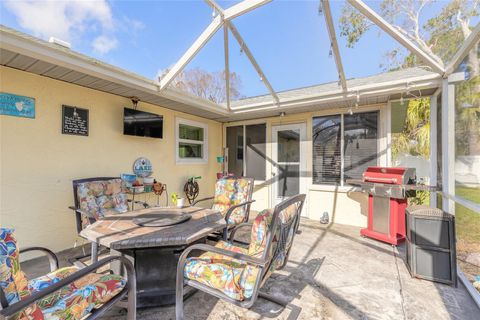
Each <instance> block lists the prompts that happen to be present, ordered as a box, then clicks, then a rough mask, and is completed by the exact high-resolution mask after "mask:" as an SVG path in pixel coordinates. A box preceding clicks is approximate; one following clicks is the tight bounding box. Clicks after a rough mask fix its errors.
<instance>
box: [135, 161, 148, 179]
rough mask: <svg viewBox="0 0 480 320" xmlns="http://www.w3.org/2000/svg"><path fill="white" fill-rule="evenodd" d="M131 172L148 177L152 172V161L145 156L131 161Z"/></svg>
mask: <svg viewBox="0 0 480 320" xmlns="http://www.w3.org/2000/svg"><path fill="white" fill-rule="evenodd" d="M133 173H135V174H136V175H137V176H138V177H142V178H145V177H149V176H150V175H151V174H152V173H153V168H152V163H151V162H150V160H148V159H147V158H144V157H141V158H138V159H137V160H135V162H134V163H133Z"/></svg>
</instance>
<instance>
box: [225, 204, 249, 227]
mask: <svg viewBox="0 0 480 320" xmlns="http://www.w3.org/2000/svg"><path fill="white" fill-rule="evenodd" d="M254 202H255V200H250V201H245V202H242V203H240V204H236V205H234V206H231V207H230V208H228V210H227V213H226V214H225V221H226V222H227V224H228V219H230V216H231V215H232V213H233V211H234V210H235V209H237V208H240V207H244V206H249V205H251V204H252V203H254ZM245 213H246V216H247V217H248V214H249V212H248V210H247V212H245ZM247 220H248V218H247Z"/></svg>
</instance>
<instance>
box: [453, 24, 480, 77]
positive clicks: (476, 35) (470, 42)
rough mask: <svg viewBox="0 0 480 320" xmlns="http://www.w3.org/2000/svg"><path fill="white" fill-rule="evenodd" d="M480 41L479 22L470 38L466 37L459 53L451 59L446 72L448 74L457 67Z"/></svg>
mask: <svg viewBox="0 0 480 320" xmlns="http://www.w3.org/2000/svg"><path fill="white" fill-rule="evenodd" d="M478 41H480V23H478V24H477V26H476V27H475V29H473V30H472V33H470V35H469V36H468V38H467V39H465V41H464V42H463V44H462V46H461V47H460V49H458V51H457V53H455V55H454V56H453V58H452V60H450V63H449V64H448V65H447V67H446V68H445V74H446V75H447V76H449V75H450V74H451V73H452V72H454V71H455V69H457V67H458V65H459V64H460V63H461V62H462V61H463V59H464V58H465V57H466V56H467V55H468V53H469V52H470V50H472V48H473V46H474V45H476V44H477V42H478Z"/></svg>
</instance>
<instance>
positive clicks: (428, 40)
mask: <svg viewBox="0 0 480 320" xmlns="http://www.w3.org/2000/svg"><path fill="white" fill-rule="evenodd" d="M433 3H434V1H433V0H418V1H416V0H383V1H382V2H381V3H380V14H381V15H382V16H383V17H384V18H385V19H386V20H387V21H388V22H389V23H391V24H392V26H394V27H395V28H396V29H397V30H398V31H399V32H401V33H402V34H403V35H405V36H406V37H407V38H409V39H410V40H412V41H413V42H415V43H416V44H417V45H418V46H419V47H420V49H422V50H423V51H425V52H426V53H428V54H429V55H430V56H431V57H432V58H434V59H435V60H437V61H439V62H442V63H444V64H445V63H446V62H448V61H449V60H450V59H451V58H452V57H453V55H454V54H455V53H456V51H457V50H458V48H460V46H461V45H462V43H463V41H464V40H465V39H466V38H467V37H468V36H469V35H470V34H471V32H472V31H471V27H470V22H471V20H472V19H474V18H476V17H478V16H480V0H453V1H450V2H445V4H444V6H443V7H442V8H441V10H440V13H439V14H438V15H437V16H435V17H433V18H430V19H428V20H427V21H426V22H425V23H423V24H422V22H421V16H422V14H423V13H424V12H425V11H427V10H429V9H430V8H431V5H432V4H433ZM339 24H340V35H341V36H343V37H346V39H347V46H348V47H354V46H355V44H356V43H357V42H358V41H359V40H360V39H361V38H362V36H363V35H364V34H365V33H366V32H368V31H369V30H370V29H371V28H372V26H373V23H371V22H370V21H369V20H368V19H367V18H365V16H363V15H362V14H361V13H360V12H358V11H357V10H356V9H355V8H353V7H352V6H350V5H346V6H345V7H344V8H343V9H342V15H341V17H340V20H339ZM479 57H480V47H479V44H478V43H477V45H476V46H475V48H474V49H473V50H471V51H470V53H469V54H468V56H467V57H466V59H465V60H464V61H463V62H462V64H461V65H460V67H459V70H461V71H465V73H466V75H467V81H464V82H463V83H460V84H458V85H457V86H456V102H457V103H456V115H457V116H456V129H457V133H458V134H457V139H456V146H457V155H472V154H479V155H480V146H479V145H480V109H479V106H480V64H479ZM385 58H386V60H387V61H386V63H385V64H384V65H383V67H384V69H387V70H394V69H399V68H405V67H412V66H418V65H421V63H422V62H421V61H418V60H417V57H416V56H415V55H413V54H412V53H410V52H408V51H407V50H406V49H404V48H403V49H402V48H396V49H393V50H391V51H388V52H386V53H385ZM409 134H410V133H407V135H409Z"/></svg>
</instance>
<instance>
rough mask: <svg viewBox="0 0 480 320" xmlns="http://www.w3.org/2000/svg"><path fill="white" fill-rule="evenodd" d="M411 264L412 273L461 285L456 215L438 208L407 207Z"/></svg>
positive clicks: (408, 255) (416, 276)
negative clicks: (458, 275) (459, 279)
mask: <svg viewBox="0 0 480 320" xmlns="http://www.w3.org/2000/svg"><path fill="white" fill-rule="evenodd" d="M405 212H406V215H405V219H406V233H407V235H406V238H407V266H408V269H409V271H410V274H411V275H412V277H415V278H421V279H426V280H431V281H436V282H442V283H446V284H450V285H453V286H455V287H456V286H457V260H456V250H455V217H454V216H453V215H451V214H449V213H446V212H444V211H442V210H440V209H437V208H430V207H428V206H410V207H408V208H407V209H406V210H405Z"/></svg>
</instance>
